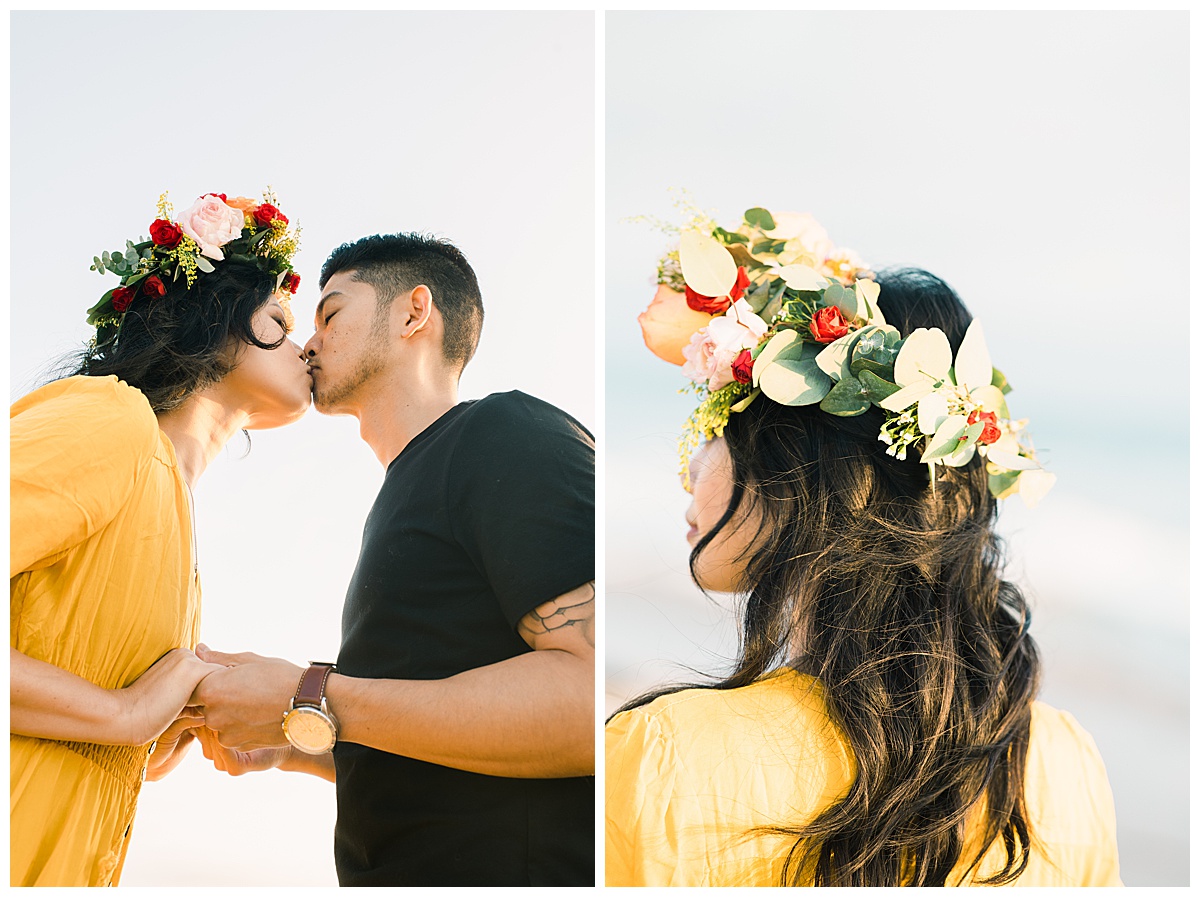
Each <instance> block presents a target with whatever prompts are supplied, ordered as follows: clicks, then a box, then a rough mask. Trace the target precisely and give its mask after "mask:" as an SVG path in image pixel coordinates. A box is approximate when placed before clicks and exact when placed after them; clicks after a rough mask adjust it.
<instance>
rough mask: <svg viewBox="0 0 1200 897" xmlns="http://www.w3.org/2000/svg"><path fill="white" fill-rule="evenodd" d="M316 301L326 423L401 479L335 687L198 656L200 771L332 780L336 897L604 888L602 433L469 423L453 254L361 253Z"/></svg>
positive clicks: (240, 658) (407, 249)
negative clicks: (599, 680) (597, 744)
mask: <svg viewBox="0 0 1200 897" xmlns="http://www.w3.org/2000/svg"><path fill="white" fill-rule="evenodd" d="M321 287H322V297H321V301H320V304H319V305H318V306H317V313H316V333H315V335H314V336H313V338H312V339H311V340H309V342H308V345H307V346H306V347H305V352H306V355H307V357H308V358H309V361H310V366H311V371H312V376H313V397H314V403H315V404H316V406H317V408H318V409H319V410H320V411H322V412H324V413H327V414H353V415H354V416H356V417H357V418H358V420H359V424H360V432H361V435H362V438H363V439H364V440H365V441H366V442H367V443H368V444H369V445H370V446H371V448H372V449H373V450H374V452H375V455H376V457H377V458H378V459H379V461H380V463H381V464H382V465H384V467H385V468H386V471H387V472H386V475H385V478H384V483H383V487H382V488H381V489H380V492H379V496H378V498H377V499H376V501H375V504H374V506H373V507H372V509H371V512H370V514H369V515H368V517H367V522H366V526H365V528H364V532H363V543H362V550H361V552H360V554H359V559H358V564H357V567H356V568H355V571H354V575H353V578H352V579H351V582H350V587H349V589H348V591H347V595H346V603H345V607H344V609H343V615H342V645H341V650H340V652H339V655H338V660H337V665H336V668H335V669H334V670H331V669H330V668H329V666H328V665H319V664H318V665H313V666H310V667H309V668H308V669H307V670H303V669H301V668H300V667H297V666H295V665H293V664H291V663H288V662H287V661H284V660H279V659H275V658H263V657H259V656H258V655H254V654H235V655H226V654H220V653H218V652H213V651H208V650H207V649H204V648H200V649H198V652H199V653H201V655H202V656H203V657H205V659H207V660H210V661H214V662H218V663H223V664H227V665H229V668H228V669H226V670H224V671H221V672H218V673H215V674H213V675H211V676H209V677H208V678H207V679H205V680H204V682H203V683H201V685H200V687H199V688H198V689H197V694H196V696H195V697H196V700H197V701H198V702H199V703H200V704H201V705H202V708H203V712H204V715H205V721H206V726H207V729H203V730H200V732H201V735H200V739H201V742H202V744H203V747H204V751H205V755H206V756H208V757H210V759H213V760H214V762H215V763H216V764H217V766H218V767H219V768H223V769H227V770H228V771H231V772H238V773H240V772H245V771H249V770H253V769H269V768H274V767H278V768H282V769H292V770H297V771H304V772H310V773H313V774H316V775H320V776H323V777H325V778H327V779H330V780H334V781H336V784H337V792H338V794H337V797H338V819H337V826H336V828H335V834H334V854H335V860H336V864H337V871H338V878H339V880H340V882H341V883H342V884H343V885H418V884H461V885H468V884H470V885H553V884H563V885H590V884H592V883H593V882H594V851H593V845H594V834H593V829H594V813H595V807H594V802H595V794H594V780H593V778H592V774H593V772H594V747H593V732H594V711H593V706H594V697H593V696H594V681H595V680H594V676H595V666H594V664H595V660H594V648H595V645H594V637H593V623H594V610H595V589H594V587H593V583H592V581H593V580H594V577H595V573H594V570H595V558H594V547H593V546H594V501H595V499H594V496H595V486H594V445H593V442H592V439H591V435H590V434H589V433H588V432H587V431H586V430H585V429H584V428H583V427H582V426H581V425H580V424H578V423H577V422H576V421H575V420H573V419H572V418H571V417H569V416H568V415H567V414H565V413H564V412H562V411H560V410H559V409H557V408H555V407H553V406H552V405H548V404H546V403H545V402H542V401H539V400H538V399H535V398H532V397H530V396H527V395H525V394H523V393H520V392H510V393H503V394H496V395H490V396H487V397H486V398H483V399H480V400H477V401H468V402H461V403H460V402H458V398H457V388H458V379H459V376H460V374H461V373H462V368H463V366H464V365H465V364H466V363H467V361H468V360H469V359H470V357H471V355H472V354H473V353H474V350H475V346H476V344H477V342H478V339H479V332H480V328H481V326H482V322H483V307H482V302H481V300H480V296H479V289H478V285H477V284H476V281H475V276H474V273H473V272H472V271H471V268H470V266H469V265H468V264H467V262H466V259H465V258H463V256H462V254H461V253H460V252H459V251H458V250H457V249H456V248H455V247H453V246H452V245H451V244H449V243H447V242H445V241H441V240H435V239H432V238H426V237H421V236H417V235H410V234H396V235H390V236H376V237H367V238H364V239H362V240H359V241H358V242H356V243H353V244H346V245H344V246H342V247H340V248H339V249H338V250H337V251H335V252H334V253H333V255H332V256H330V258H329V260H328V261H327V262H326V263H325V266H324V268H323V269H322V272H321ZM285 713H286V721H285V725H284V728H283V729H281V727H280V722H279V721H280V718H281V716H284V714H285ZM288 742H290V744H289V743H288ZM335 742H336V743H335Z"/></svg>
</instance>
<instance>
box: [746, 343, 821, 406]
mask: <svg viewBox="0 0 1200 897" xmlns="http://www.w3.org/2000/svg"><path fill="white" fill-rule="evenodd" d="M789 336H790V339H789V340H788V341H787V343H786V345H785V346H784V347H783V348H782V349H780V350H778V351H776V352H773V353H772V355H768V354H767V353H768V352H769V351H770V350H771V349H772V346H771V345H770V344H768V345H767V348H766V349H765V350H763V353H762V355H760V356H759V357H758V359H757V360H756V361H755V362H754V380H755V382H756V384H757V385H758V387H759V388H760V389H762V391H763V395H765V396H766V397H767V398H769V399H773V400H774V401H776V402H779V403H780V404H781V405H814V404H816V403H817V402H819V401H821V399H823V398H825V396H826V395H827V394H828V393H829V390H830V389H831V388H832V387H833V381H832V380H830V379H829V377H828V376H827V375H826V374H825V372H824V371H822V370H821V369H820V368H819V367H818V366H817V353H818V352H819V351H820V347H819V346H815V345H813V344H812V343H805V342H801V341H800V338H799V334H798V333H796V331H794V330H785V331H782V332H780V333H777V334H776V335H775V337H774V339H773V340H772V342H774V341H775V340H779V339H786V338H787V337H789ZM764 357H765V358H766V361H764V360H763V359H764Z"/></svg>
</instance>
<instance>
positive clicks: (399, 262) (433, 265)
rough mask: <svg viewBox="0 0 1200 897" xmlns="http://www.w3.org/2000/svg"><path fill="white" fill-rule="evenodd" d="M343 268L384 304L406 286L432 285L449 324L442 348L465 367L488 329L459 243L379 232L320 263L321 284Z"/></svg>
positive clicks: (476, 284) (345, 246)
mask: <svg viewBox="0 0 1200 897" xmlns="http://www.w3.org/2000/svg"><path fill="white" fill-rule="evenodd" d="M343 271H353V272H354V274H353V279H354V280H357V281H360V282H362V283H367V284H370V285H371V286H372V287H373V288H374V290H375V295H376V296H377V297H378V299H379V307H380V309H381V310H382V309H385V308H387V307H388V306H389V305H391V303H392V300H393V299H395V298H396V296H398V295H399V294H400V293H401V292H402V291H404V290H411V289H413V288H414V287H417V286H420V285H421V284H424V285H425V286H427V287H429V291H430V292H431V293H432V294H433V304H434V305H436V306H437V309H438V311H439V312H441V314H442V321H443V322H444V324H445V337H444V338H443V340H442V354H443V355H444V356H445V358H446V360H447V361H449V362H451V363H452V364H456V365H458V369H459V371H461V370H462V369H463V368H464V367H466V364H467V362H468V361H470V360H471V357H472V356H473V355H474V354H475V347H476V346H478V345H479V332H480V331H481V330H482V329H483V298H482V297H481V296H480V295H479V282H478V281H477V280H476V279H475V272H474V271H473V270H472V269H471V266H470V264H468V263H467V258H466V256H464V255H463V254H462V251H461V250H460V249H459V248H458V247H457V246H455V245H454V244H453V243H451V242H450V241H449V240H442V239H439V238H437V237H432V236H426V235H424V234H375V235H374V236H370V237H363V238H362V239H361V240H356V241H355V242H353V243H343V244H342V245H341V246H339V247H338V248H337V249H335V250H334V251H333V253H332V254H331V255H330V256H329V258H328V259H326V260H325V264H324V266H323V267H322V268H321V288H322V289H324V288H325V284H327V283H328V282H329V278H331V277H333V275H335V274H338V273H340V272H343Z"/></svg>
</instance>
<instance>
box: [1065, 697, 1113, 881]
mask: <svg viewBox="0 0 1200 897" xmlns="http://www.w3.org/2000/svg"><path fill="white" fill-rule="evenodd" d="M1059 713H1060V714H1061V716H1062V720H1063V722H1064V723H1065V724H1066V729H1067V731H1068V732H1069V733H1070V735H1071V737H1072V738H1073V740H1074V741H1075V743H1076V745H1077V750H1078V754H1079V756H1080V759H1081V762H1080V769H1079V778H1080V780H1081V781H1083V782H1085V783H1087V784H1086V788H1087V795H1088V797H1090V799H1091V807H1090V811H1089V812H1088V813H1087V817H1088V818H1089V819H1090V821H1091V824H1092V826H1093V831H1092V838H1093V844H1094V845H1095V846H1094V849H1093V850H1092V851H1090V853H1089V855H1088V857H1087V861H1086V866H1085V867H1084V868H1083V869H1081V870H1080V882H1079V884H1080V885H1081V886H1084V887H1121V886H1122V882H1121V868H1120V861H1119V859H1118V855H1117V810H1116V806H1115V804H1114V803H1113V794H1112V786H1111V785H1109V782H1108V772H1107V771H1106V770H1105V768H1104V761H1103V760H1102V759H1101V757H1100V749H1099V748H1097V747H1096V741H1095V739H1093V738H1092V736H1091V735H1090V734H1089V733H1088V731H1087V730H1086V729H1084V728H1083V726H1081V725H1080V724H1079V722H1078V721H1077V720H1076V719H1075V717H1073V716H1072V715H1071V714H1070V713H1067V712H1066V711H1065V710H1061V711H1059Z"/></svg>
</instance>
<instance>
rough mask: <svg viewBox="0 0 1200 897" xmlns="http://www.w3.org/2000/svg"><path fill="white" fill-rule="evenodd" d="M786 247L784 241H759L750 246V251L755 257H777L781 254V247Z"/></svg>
mask: <svg viewBox="0 0 1200 897" xmlns="http://www.w3.org/2000/svg"><path fill="white" fill-rule="evenodd" d="M786 245H787V243H786V241H784V240H771V239H766V240H759V241H758V242H757V243H753V244H751V246H750V251H751V252H753V253H754V254H755V255H761V254H764V253H766V254H769V255H779V253H781V252H783V247H784V246H786Z"/></svg>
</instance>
